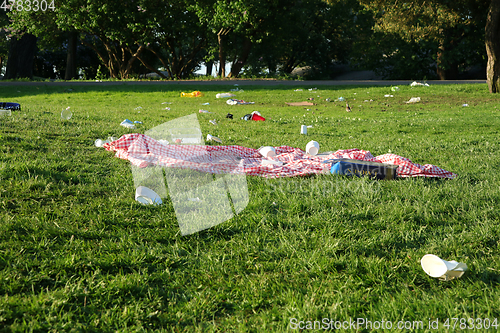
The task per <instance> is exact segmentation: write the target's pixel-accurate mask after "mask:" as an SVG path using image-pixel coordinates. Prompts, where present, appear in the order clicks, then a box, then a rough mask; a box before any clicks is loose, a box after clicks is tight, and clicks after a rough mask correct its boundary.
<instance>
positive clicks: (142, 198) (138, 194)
mask: <svg viewBox="0 0 500 333" xmlns="http://www.w3.org/2000/svg"><path fill="white" fill-rule="evenodd" d="M135 200H136V201H138V202H140V203H141V204H144V205H161V204H162V201H161V198H160V196H159V195H158V194H156V192H155V191H153V190H152V189H150V188H147V187H146V186H139V187H138V188H137V189H136V190H135Z"/></svg>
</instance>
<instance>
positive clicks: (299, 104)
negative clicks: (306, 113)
mask: <svg viewBox="0 0 500 333" xmlns="http://www.w3.org/2000/svg"><path fill="white" fill-rule="evenodd" d="M285 104H286V105H288V106H311V105H314V103H312V102H291V103H285Z"/></svg>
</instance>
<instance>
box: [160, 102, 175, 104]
mask: <svg viewBox="0 0 500 333" xmlns="http://www.w3.org/2000/svg"><path fill="white" fill-rule="evenodd" d="M161 104H172V102H163V103H161Z"/></svg>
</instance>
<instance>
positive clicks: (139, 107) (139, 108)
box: [134, 106, 142, 110]
mask: <svg viewBox="0 0 500 333" xmlns="http://www.w3.org/2000/svg"><path fill="white" fill-rule="evenodd" d="M141 109H142V106H138V107H136V108H135V109H134V110H141Z"/></svg>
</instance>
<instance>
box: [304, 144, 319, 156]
mask: <svg viewBox="0 0 500 333" xmlns="http://www.w3.org/2000/svg"><path fill="white" fill-rule="evenodd" d="M318 152H319V143H318V142H317V141H309V142H308V143H307V145H306V153H308V154H309V155H312V156H314V155H316V154H317V153H318Z"/></svg>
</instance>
